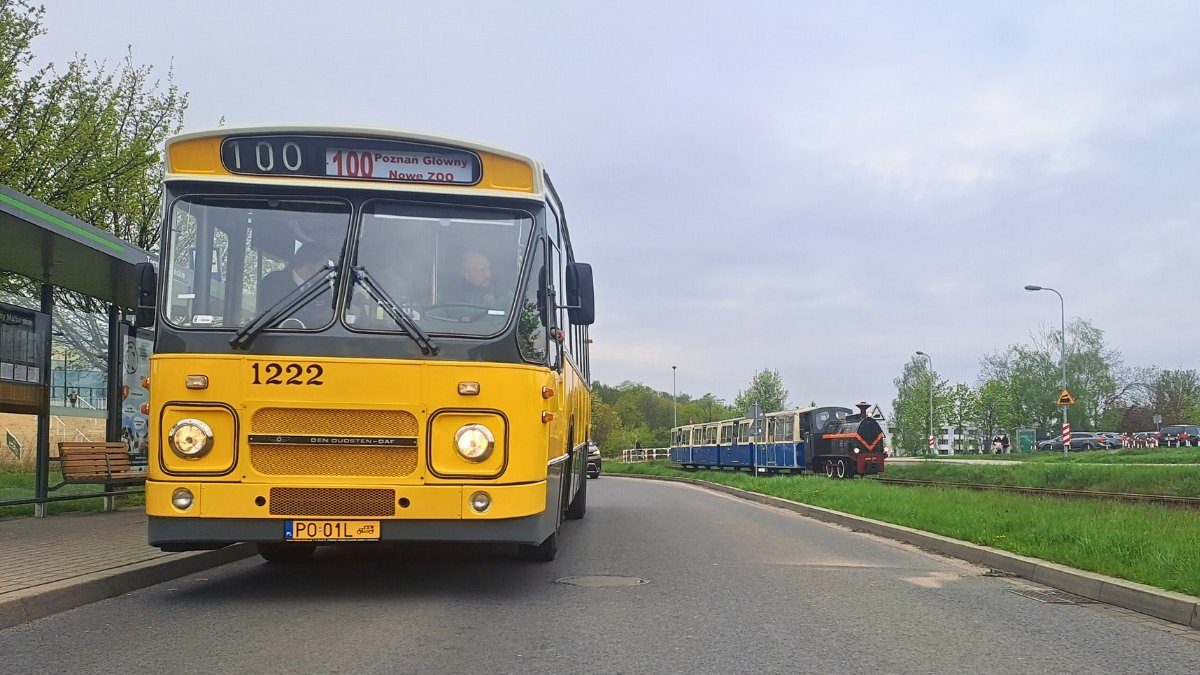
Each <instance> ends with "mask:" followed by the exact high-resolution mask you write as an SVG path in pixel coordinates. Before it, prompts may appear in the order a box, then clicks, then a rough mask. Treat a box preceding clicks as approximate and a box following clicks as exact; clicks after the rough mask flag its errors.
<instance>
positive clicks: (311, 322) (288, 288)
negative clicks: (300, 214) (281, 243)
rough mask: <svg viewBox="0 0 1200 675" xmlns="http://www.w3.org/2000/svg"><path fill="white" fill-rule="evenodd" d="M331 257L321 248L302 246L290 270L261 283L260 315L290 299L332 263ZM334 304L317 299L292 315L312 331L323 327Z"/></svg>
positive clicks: (282, 271)
mask: <svg viewBox="0 0 1200 675" xmlns="http://www.w3.org/2000/svg"><path fill="white" fill-rule="evenodd" d="M328 259H329V258H328V256H327V255H326V254H325V252H324V251H322V250H320V248H319V247H318V246H315V245H313V244H305V245H303V246H301V247H300V248H299V249H298V250H297V251H296V254H295V255H294V256H292V261H291V262H290V263H288V266H287V267H285V268H283V269H281V270H276V271H274V272H271V273H270V274H268V275H267V276H265V277H263V278H262V281H260V282H258V303H257V305H256V306H257V308H258V309H257V311H259V312H261V311H263V310H265V309H266V308H268V307H270V306H272V305H274V304H275V303H277V302H279V301H280V300H282V299H284V298H285V297H287V295H288V294H289V293H291V292H292V291H294V290H296V289H297V288H299V287H300V286H301V285H302V284H303V283H304V282H305V281H306V280H308V278H309V277H311V276H312V275H314V274H316V273H317V272H318V271H320V269H321V267H323V266H324V265H325V263H326V262H328ZM329 307H330V300H329V299H328V298H326V300H325V302H324V303H322V301H321V300H320V299H314V300H313V301H312V302H310V303H309V304H307V305H305V306H304V307H301V308H300V309H298V310H296V312H295V313H294V314H293V315H292V316H294V317H295V318H297V319H299V320H300V321H302V322H303V323H304V325H305V326H306V327H308V328H312V327H313V326H315V325H318V324H321V325H323V324H324V323H325V322H326V321H328V319H329Z"/></svg>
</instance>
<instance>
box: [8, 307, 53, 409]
mask: <svg viewBox="0 0 1200 675" xmlns="http://www.w3.org/2000/svg"><path fill="white" fill-rule="evenodd" d="M49 337H50V317H49V316H48V315H46V314H43V313H41V312H38V311H34V310H32V309H24V308H21V307H16V306H13V305H8V304H4V303H2V302H0V412H11V413H25V414H37V413H39V412H41V411H42V410H43V409H44V408H45V406H46V405H47V404H48V403H49V398H48V397H49V396H50V387H49V379H50V373H48V372H46V369H45V368H43V367H42V366H43V365H44V364H45V360H46V348H47V347H46V345H47V344H48V341H49Z"/></svg>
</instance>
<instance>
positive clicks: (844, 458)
mask: <svg viewBox="0 0 1200 675" xmlns="http://www.w3.org/2000/svg"><path fill="white" fill-rule="evenodd" d="M856 407H857V408H858V412H857V413H855V412H853V411H851V410H850V409H849V408H841V407H836V406H826V407H809V408H798V409H796V410H783V411H780V412H774V413H769V414H767V415H765V416H763V418H762V420H761V422H760V423H759V424H758V425H756V424H755V420H754V419H752V418H746V417H742V418H737V419H730V420H721V421H720V422H709V423H707V424H689V425H686V426H680V427H675V428H674V429H672V430H671V463H672V464H678V465H679V466H680V467H682V468H685V469H698V468H704V469H727V468H732V469H748V470H750V471H752V472H754V473H779V472H782V471H788V472H792V473H799V472H801V471H804V470H806V469H807V470H809V471H813V472H817V473H819V472H824V473H825V475H826V476H829V477H830V478H848V477H853V476H865V475H869V474H875V473H883V469H884V466H883V465H884V459H885V457H886V455H885V453H884V451H883V449H884V431H883V426H882V425H881V424H880V422H881V421H882V420H881V419H879V418H878V417H876V416H873V415H871V414H869V413H868V412H867V408H869V407H870V404H868V403H859V404H858V405H857V406H856Z"/></svg>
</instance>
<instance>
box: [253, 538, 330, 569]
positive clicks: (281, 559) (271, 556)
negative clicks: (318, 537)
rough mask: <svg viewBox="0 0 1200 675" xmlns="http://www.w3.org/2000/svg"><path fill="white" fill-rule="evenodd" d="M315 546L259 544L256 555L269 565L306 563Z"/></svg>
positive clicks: (315, 548)
mask: <svg viewBox="0 0 1200 675" xmlns="http://www.w3.org/2000/svg"><path fill="white" fill-rule="evenodd" d="M316 550H317V547H316V546H313V545H309V544H275V543H270V544H265V543H264V544H259V545H258V554H259V555H260V556H262V557H263V560H266V561H267V562H269V563H281V564H289V563H291V564H295V563H302V562H308V560H309V559H311V558H312V555H313V552H314V551H316Z"/></svg>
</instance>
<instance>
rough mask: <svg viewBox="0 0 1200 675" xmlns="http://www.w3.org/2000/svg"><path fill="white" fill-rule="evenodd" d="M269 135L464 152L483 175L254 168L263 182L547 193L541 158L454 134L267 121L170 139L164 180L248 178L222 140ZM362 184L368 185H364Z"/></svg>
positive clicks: (539, 195) (530, 193)
mask: <svg viewBox="0 0 1200 675" xmlns="http://www.w3.org/2000/svg"><path fill="white" fill-rule="evenodd" d="M266 136H271V137H287V136H294V137H306V138H322V137H324V138H346V139H366V140H375V141H392V142H401V143H412V144H418V145H427V146H434V147H435V148H447V149H453V150H464V151H466V152H468V153H471V154H474V155H475V156H476V157H478V158H479V162H480V173H481V174H482V175H480V176H479V178H478V180H476V181H475V182H474V183H472V184H469V185H468V184H462V183H453V184H452V183H436V182H426V181H396V180H387V179H377V180H376V179H370V178H367V179H355V180H354V181H347V180H346V179H344V178H337V177H331V176H327V175H315V174H298V175H285V174H281V173H273V174H267V173H262V172H250V173H251V175H249V176H248V177H249V178H250V179H252V180H255V181H263V180H265V181H269V182H272V183H285V184H290V185H296V184H306V185H311V184H313V183H314V182H319V183H321V184H322V185H324V186H329V185H330V184H336V185H339V186H341V187H343V188H354V187H355V186H356V185H357V186H358V187H370V188H378V187H380V186H386V187H388V188H392V189H401V190H420V191H431V190H433V191H464V192H470V193H479V192H481V191H488V192H492V193H495V194H501V195H505V196H513V195H512V193H513V192H520V193H523V194H522V196H526V197H530V196H532V197H539V198H540V197H544V196H545V194H546V193H547V191H548V186H547V183H546V179H545V170H544V168H543V167H542V164H541V162H539V161H537V160H536V159H533V158H532V157H529V156H527V155H522V154H519V153H516V152H513V151H511V150H506V149H504V148H498V147H496V146H493V145H488V144H485V143H479V142H476V141H468V140H464V139H460V138H453V137H450V136H440V135H435V134H428V133H422V132H418V131H409V130H403V129H388V128H383V127H366V126H327V125H263V126H248V127H222V128H216V129H208V130H201V131H193V132H188V133H184V134H179V135H176V136H172V137H170V138H168V139H167V141H166V144H165V147H166V159H167V170H166V176H165V180H168V181H170V180H220V181H231V180H232V181H244V180H246V179H247V176H245V175H241V174H239V173H235V172H233V171H230V170H229V169H228V167H227V166H226V163H225V162H224V161H223V157H222V151H223V149H222V143H223V141H224V140H225V139H228V138H231V137H266ZM363 183H368V184H369V185H363ZM551 192H552V190H551Z"/></svg>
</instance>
